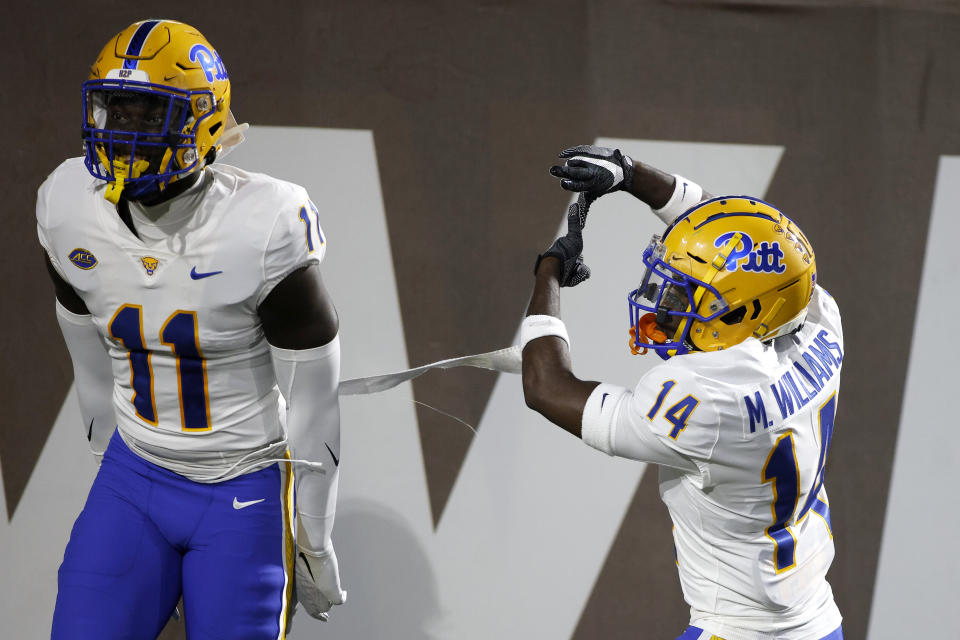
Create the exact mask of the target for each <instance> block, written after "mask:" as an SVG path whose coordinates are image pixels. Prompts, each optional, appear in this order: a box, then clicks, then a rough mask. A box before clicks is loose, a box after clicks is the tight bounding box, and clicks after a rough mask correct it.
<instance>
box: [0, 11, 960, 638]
mask: <svg viewBox="0 0 960 640" xmlns="http://www.w3.org/2000/svg"><path fill="white" fill-rule="evenodd" d="M903 4H906V3H903ZM223 6H225V5H223ZM912 6H913V8H902V7H897V6H891V5H889V4H886V3H880V2H823V1H821V2H816V3H810V4H809V5H807V6H806V7H805V6H801V5H800V4H799V3H795V2H760V1H753V2H724V1H719V0H717V1H709V0H703V1H700V2H695V1H692V0H689V1H688V0H674V1H672V2H670V1H662V2H630V1H626V0H609V1H606V2H602V3H601V2H597V3H588V2H584V1H574V0H559V1H543V2H534V1H526V2H505V1H496V0H488V1H475V2H469V3H468V2H440V1H439V0H436V1H426V0H425V1H420V2H395V1H391V0H358V1H355V2H352V3H348V4H344V3H336V4H334V3H320V2H317V3H310V2H302V3H301V2H291V3H268V4H265V3H262V2H253V1H249V0H243V1H238V2H233V3H231V4H230V8H229V9H223V8H222V6H221V5H220V4H216V5H215V4H213V3H209V4H205V3H185V2H180V1H178V0H177V1H173V2H169V3H166V4H165V5H164V7H163V8H162V9H163V12H164V13H165V14H166V17H172V18H176V19H180V20H183V21H185V22H189V23H191V24H194V25H195V26H197V27H199V28H200V29H201V30H202V31H203V32H204V33H205V35H206V36H207V37H208V38H209V39H210V40H211V42H213V43H214V45H215V46H216V47H217V49H218V50H219V52H220V53H221V55H222V57H223V59H224V61H225V63H226V65H227V68H228V70H229V72H230V76H231V80H232V82H233V92H234V96H235V97H234V110H235V112H236V113H237V114H238V117H239V118H241V119H242V120H246V121H250V122H252V123H255V124H263V125H304V126H323V127H338V128H360V129H370V130H372V131H373V133H374V138H375V141H376V147H377V154H378V161H379V169H380V176H381V181H382V188H383V195H384V203H385V207H386V213H387V218H388V223H389V229H390V237H391V244H392V251H393V256H394V262H395V269H396V275H397V279H398V286H399V294H400V305H401V310H402V313H403V319H404V327H405V329H406V336H405V337H406V342H407V349H408V352H409V357H410V361H411V363H414V364H418V363H423V362H429V361H433V360H436V359H438V358H442V357H446V356H449V355H452V354H463V353H475V352H478V351H483V350H486V349H489V348H490V346H491V345H499V344H505V343H507V342H509V341H510V340H511V338H512V336H513V331H514V330H515V322H514V321H515V318H516V316H517V314H518V313H519V312H520V310H521V309H522V306H523V304H524V302H525V299H526V295H527V293H528V290H529V287H530V285H531V279H530V277H529V272H530V266H531V264H532V258H533V256H535V254H536V252H537V251H538V250H541V249H542V248H543V246H545V245H546V244H547V242H548V240H549V238H548V234H547V233H546V232H545V231H544V230H550V229H553V228H554V224H555V222H554V221H555V220H556V217H557V216H556V212H557V211H559V210H560V209H561V208H562V206H563V205H564V203H565V202H566V198H567V196H566V195H565V194H564V193H562V192H561V191H560V190H559V189H557V188H556V186H555V185H554V184H552V182H551V181H550V179H549V178H548V176H547V174H546V168H547V167H548V166H549V164H550V163H551V158H552V157H553V155H554V154H555V153H556V151H558V150H559V149H562V148H564V147H565V146H568V145H570V144H576V143H580V142H589V141H592V140H593V139H594V138H596V137H598V136H615V137H621V138H643V139H665V140H685V141H707V142H732V143H756V144H772V145H782V146H784V147H785V152H784V155H783V159H782V161H781V164H780V166H779V169H778V172H777V174H776V175H775V177H774V180H773V183H772V185H771V187H770V190H769V192H768V199H769V200H770V201H772V202H774V203H776V204H777V205H779V206H780V207H782V208H783V209H784V210H785V211H787V212H789V213H790V214H792V215H793V216H794V217H795V218H797V219H798V220H800V221H801V222H802V224H803V228H804V229H805V231H806V232H807V235H808V236H809V237H810V238H811V240H812V242H813V243H814V246H815V247H816V249H817V258H818V261H819V264H820V272H821V279H822V282H823V283H824V284H825V285H826V286H827V287H828V288H829V289H830V291H831V293H833V294H834V296H835V297H836V298H837V300H838V301H839V303H840V306H841V308H842V310H843V313H844V322H845V327H846V340H847V352H848V357H847V359H846V368H845V370H844V390H843V397H842V401H841V403H840V407H839V416H838V420H839V422H838V425H839V429H840V430H839V431H838V437H837V438H836V439H835V441H834V444H833V447H832V451H831V460H830V464H829V465H828V475H829V476H830V482H829V487H830V491H831V494H830V495H831V503H832V509H833V520H834V524H835V531H836V532H837V535H836V544H837V559H836V561H835V563H834V566H833V569H832V572H831V575H830V580H831V583H832V585H833V587H834V591H835V593H836V597H837V600H838V603H839V605H840V607H841V609H842V611H843V612H844V615H845V631H846V633H847V637H848V638H862V637H864V636H865V633H866V624H867V619H868V616H869V611H870V599H871V594H872V585H873V580H874V575H875V572H876V564H877V554H878V549H879V542H880V536H881V530H882V526H883V515H884V508H885V504H886V491H887V487H888V484H889V475H890V468H891V460H892V456H893V450H894V444H895V440H896V430H897V422H898V418H899V415H900V404H901V396H902V385H903V381H904V376H905V363H906V361H907V356H908V352H909V347H910V344H909V343H910V336H911V330H912V322H913V309H914V305H915V303H916V291H917V284H918V282H919V278H920V269H921V266H922V255H923V251H924V246H925V241H926V231H927V225H928V219H929V212H930V205H931V198H932V192H933V185H934V176H935V171H936V164H937V159H938V156H939V155H941V154H957V153H960V131H958V128H957V127H956V105H957V104H958V99H960V76H958V73H957V62H958V60H960V13H958V12H957V11H955V10H953V9H952V8H951V6H953V5H951V4H949V3H936V2H931V3H918V4H916V5H912ZM157 10H159V8H157V7H154V8H153V9H151V11H157ZM143 17H147V16H143V15H141V14H140V12H139V10H136V9H135V8H133V7H132V6H131V5H129V4H122V5H115V4H114V3H109V2H95V1H94V2H87V3H84V5H83V9H82V11H81V10H80V9H79V8H77V5H75V3H69V2H63V1H61V0H57V1H54V2H49V3H44V4H42V5H27V4H20V5H17V6H16V7H15V9H14V8H10V9H8V11H7V15H6V16H5V19H4V20H3V22H2V24H0V42H2V43H3V45H2V47H3V51H4V58H5V62H6V65H5V66H6V68H7V70H8V79H7V80H8V81H7V85H6V88H5V90H4V91H3V92H2V94H0V95H2V97H0V100H2V103H0V113H2V116H3V118H2V121H3V122H4V123H5V124H6V126H7V133H6V134H5V151H6V153H5V160H4V162H3V168H4V171H3V175H2V177H0V181H2V183H3V190H2V192H3V194H4V206H3V208H2V215H3V219H4V228H5V229H6V230H7V232H8V236H7V241H6V248H5V250H4V251H3V252H2V253H0V273H2V274H3V296H2V300H3V302H2V305H3V310H4V313H3V317H4V319H5V320H6V322H7V328H6V331H5V332H4V333H3V337H2V338H0V340H2V341H3V353H4V355H5V357H4V358H3V359H2V361H0V375H2V381H3V384H2V387H0V389H2V390H0V393H2V398H3V400H4V406H5V407H6V408H7V411H6V414H5V416H4V418H3V422H2V430H0V459H2V468H3V481H4V487H5V491H6V499H7V505H8V511H10V513H13V511H14V510H15V509H16V506H17V503H18V500H19V498H20V495H21V493H22V491H23V488H24V486H25V484H26V482H27V480H28V478H29V475H30V473H31V470H32V469H33V465H34V463H35V461H36V458H37V456H38V455H39V451H40V449H41V448H42V446H43V444H44V441H45V439H46V436H47V433H48V432H49V429H50V426H51V425H52V422H53V419H54V417H55V416H56V412H57V411H58V409H59V407H60V403H61V401H62V398H63V395H64V393H65V391H66V390H67V388H68V386H69V384H70V381H71V377H72V373H71V370H70V367H69V362H68V358H67V355H66V351H65V349H64V348H63V345H62V342H61V339H60V337H59V334H58V331H57V328H56V325H55V320H54V315H53V313H52V308H51V307H52V304H51V303H52V290H51V288H50V286H49V285H48V283H47V282H46V275H45V273H44V272H43V269H42V267H41V261H40V250H39V246H38V245H37V243H36V239H35V232H34V219H33V213H32V211H33V200H34V195H35V189H36V187H37V186H38V185H39V183H40V182H41V181H42V180H43V178H44V177H45V175H46V174H47V172H49V171H50V170H51V169H52V168H53V167H55V166H56V165H57V164H58V163H59V161H60V160H61V159H63V158H65V157H67V156H72V155H76V154H77V153H78V152H79V147H80V145H79V136H78V133H79V131H78V129H79V119H80V115H79V106H80V92H79V85H80V82H81V81H82V79H84V78H85V74H86V68H87V65H88V64H89V63H90V62H91V61H92V60H93V57H94V55H95V54H96V52H97V51H98V50H99V49H100V47H101V46H102V45H103V43H104V42H105V41H106V39H107V38H108V37H109V36H110V35H111V34H113V33H115V32H116V31H118V30H119V29H121V28H123V27H124V26H126V25H127V24H129V23H130V22H132V21H134V20H136V19H141V18H143ZM667 169H669V168H667ZM316 198H321V199H322V195H315V199H316ZM437 238H442V239H443V241H442V242H438V241H436V239H437ZM493 380H494V378H493V377H492V376H491V375H487V374H484V373H479V372H473V371H470V372H454V373H444V374H442V375H441V374H431V375H428V376H426V377H424V378H422V379H421V380H420V381H418V382H416V383H415V386H414V390H415V395H416V397H417V398H418V399H419V400H422V401H424V402H428V403H430V404H433V405H438V406H441V407H443V408H444V409H445V410H446V411H450V412H451V413H454V414H456V415H458V416H462V417H463V418H464V419H466V420H467V421H468V422H471V423H472V424H476V423H477V422H478V420H479V417H480V415H481V413H482V411H483V408H484V406H485V403H486V401H487V398H488V396H489V393H490V390H491V388H492V384H493ZM419 419H420V429H421V436H422V442H423V450H424V457H425V464H426V470H427V475H428V479H429V484H430V487H429V488H430V496H431V503H432V507H433V513H434V517H435V519H436V518H438V517H439V515H440V514H441V513H442V511H443V508H444V504H445V501H446V497H447V495H448V494H449V491H450V489H451V486H452V484H453V481H454V480H455V478H456V475H457V473H458V470H459V467H460V463H461V462H462V459H463V455H464V454H465V452H466V450H467V447H468V445H469V442H470V437H469V436H470V434H469V432H467V431H465V430H451V429H448V428H445V426H444V425H443V424H441V423H440V422H439V420H440V418H437V416H436V415H435V414H432V413H429V412H421V413H420V414H419ZM657 500H658V498H657V496H656V488H655V484H654V483H653V481H652V476H651V477H650V478H649V479H645V481H644V482H643V483H642V484H641V487H640V489H639V490H638V493H637V495H636V497H635V501H634V507H633V508H631V510H630V511H629V512H628V514H627V517H626V519H625V521H624V523H623V526H622V528H621V531H620V534H619V536H618V538H617V540H616V543H615V544H614V546H613V548H612V549H611V551H610V555H609V557H608V560H607V564H606V566H605V568H604V570H603V572H602V573H601V576H600V578H599V580H598V583H597V585H596V587H595V589H594V592H593V596H592V598H591V600H590V602H589V603H588V606H587V608H586V610H585V612H584V614H583V617H582V618H581V621H580V625H579V629H578V632H577V635H576V637H577V638H593V637H607V636H608V635H609V637H623V636H626V635H627V634H628V630H630V629H644V630H645V631H644V633H643V634H641V635H639V636H637V637H651V638H652V637H660V638H667V637H673V635H671V634H674V635H676V634H677V633H678V632H679V630H680V629H681V628H682V625H683V623H684V621H685V617H686V607H685V606H684V605H683V602H682V600H681V598H680V593H679V588H678V583H677V579H676V576H675V572H674V568H673V567H672V566H670V565H669V564H666V565H663V564H657V563H661V562H662V561H661V559H662V558H663V557H664V554H662V553H657V554H654V553H650V554H644V553H642V552H638V551H637V550H638V549H645V548H651V547H653V548H661V547H664V546H666V547H668V546H669V544H670V542H669V522H668V518H667V515H666V512H665V510H664V509H663V508H659V509H658V510H657V513H659V514H660V515H659V517H658V518H657V519H656V520H657V521H654V522H651V519H650V518H649V517H646V518H644V519H641V518H640V516H639V514H640V513H641V511H643V512H645V513H648V512H649V510H650V508H649V505H651V504H653V503H655V502H656V501H657ZM644 505H648V506H647V507H644Z"/></svg>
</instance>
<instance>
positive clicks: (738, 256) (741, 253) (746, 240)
mask: <svg viewBox="0 0 960 640" xmlns="http://www.w3.org/2000/svg"><path fill="white" fill-rule="evenodd" d="M735 233H737V232H736V231H728V232H727V233H724V234H723V235H721V236H720V237H718V238H717V239H716V240H715V241H714V243H713V244H714V246H716V247H717V248H720V247H722V246H723V245H725V244H726V243H727V242H729V241H730V239H731V238H733V236H734V234H735ZM737 269H743V270H744V271H755V272H758V273H783V272H784V271H786V270H787V266H786V265H785V264H783V251H782V250H781V249H780V243H779V242H776V241H774V242H771V243H767V242H766V241H763V242H761V243H760V244H758V245H756V249H754V243H753V238H751V237H750V236H749V235H747V234H746V233H741V238H740V244H739V245H738V246H737V247H735V248H734V249H733V251H731V252H730V256H729V257H728V258H727V271H736V270H737Z"/></svg>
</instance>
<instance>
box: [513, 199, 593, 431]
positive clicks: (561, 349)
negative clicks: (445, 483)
mask: <svg viewBox="0 0 960 640" xmlns="http://www.w3.org/2000/svg"><path fill="white" fill-rule="evenodd" d="M591 200H592V198H590V197H588V196H586V195H584V194H581V195H580V197H579V198H578V199H577V202H575V203H573V204H572V205H570V208H569V209H568V210H567V234H566V235H565V236H563V237H561V238H558V239H557V240H556V241H555V242H554V243H553V244H552V245H551V246H550V248H549V249H547V251H546V252H545V253H544V254H543V255H541V256H540V257H539V258H537V264H536V267H534V271H535V274H536V277H537V280H536V284H535V285H534V289H533V296H532V298H531V299H530V305H529V307H528V308H527V317H526V318H525V319H524V321H523V325H522V328H521V333H520V340H521V344H522V345H523V395H524V399H525V400H526V403H527V406H528V407H530V408H531V409H533V410H535V411H537V412H539V413H541V414H543V416H544V417H545V418H547V419H548V420H550V421H551V422H553V423H554V424H556V425H558V426H560V427H562V428H564V429H566V430H567V431H569V432H570V433H572V434H573V435H575V436H578V437H579V436H580V431H581V423H582V418H583V408H584V406H585V405H586V403H587V398H589V397H590V394H591V393H592V392H593V390H594V389H595V388H596V386H597V385H598V384H599V383H597V382H585V381H583V380H580V379H579V378H577V377H576V376H575V375H573V371H572V370H571V366H570V347H569V340H570V338H569V337H568V336H567V330H566V328H565V327H564V325H563V322H562V321H561V320H560V287H573V286H576V285H577V284H580V283H581V282H583V281H584V280H586V279H587V278H589V277H590V269H589V268H588V267H587V265H586V264H584V262H583V257H582V256H581V255H580V254H581V252H582V251H583V236H582V231H583V225H584V224H585V223H586V219H587V210H588V208H589V206H590V201H591Z"/></svg>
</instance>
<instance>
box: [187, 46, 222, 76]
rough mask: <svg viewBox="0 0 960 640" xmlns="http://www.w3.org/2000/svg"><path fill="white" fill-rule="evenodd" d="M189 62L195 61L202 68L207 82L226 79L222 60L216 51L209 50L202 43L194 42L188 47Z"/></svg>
mask: <svg viewBox="0 0 960 640" xmlns="http://www.w3.org/2000/svg"><path fill="white" fill-rule="evenodd" d="M190 62H196V63H197V64H199V65H200V68H201V69H203V74H204V75H205V76H207V82H213V81H214V79H216V80H226V79H227V77H228V76H227V69H226V67H224V66H223V60H221V59H220V54H219V53H217V52H216V51H211V50H210V49H209V48H208V47H206V46H205V45H202V44H195V45H193V47H191V48H190Z"/></svg>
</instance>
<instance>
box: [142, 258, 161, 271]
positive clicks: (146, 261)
mask: <svg viewBox="0 0 960 640" xmlns="http://www.w3.org/2000/svg"><path fill="white" fill-rule="evenodd" d="M140 264H142V265H143V268H144V270H146V272H147V275H148V276H152V275H153V272H154V271H156V270H157V267H158V266H160V261H159V260H157V259H156V258H151V257H150V256H143V257H142V258H140Z"/></svg>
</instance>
